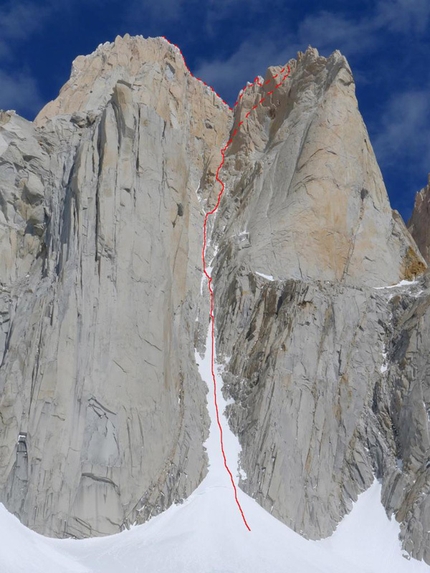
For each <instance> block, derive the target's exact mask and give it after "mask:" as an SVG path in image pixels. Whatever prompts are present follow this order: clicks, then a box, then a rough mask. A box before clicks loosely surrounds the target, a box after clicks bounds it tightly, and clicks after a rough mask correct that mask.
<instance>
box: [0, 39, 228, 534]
mask: <svg viewBox="0 0 430 573" xmlns="http://www.w3.org/2000/svg"><path fill="white" fill-rule="evenodd" d="M229 122H230V111H229V109H228V107H227V106H226V105H225V104H224V103H223V102H222V101H221V100H220V99H219V98H218V97H217V96H216V95H215V94H214V93H213V92H212V91H210V90H209V89H208V88H206V87H204V86H203V84H201V83H200V82H198V81H197V80H195V79H194V78H192V77H191V75H190V74H189V72H188V71H187V69H186V66H185V64H184V62H183V59H182V57H181V56H180V54H179V52H178V50H177V49H175V48H174V47H173V46H171V45H170V44H169V43H168V42H166V41H165V40H162V39H156V40H143V39H141V38H124V39H121V38H118V39H117V40H116V41H115V43H113V44H108V45H104V46H101V47H99V48H98V49H97V51H96V52H95V53H94V54H92V55H90V56H88V57H86V58H78V59H77V60H76V61H75V62H74V65H73V72H72V77H71V80H70V81H69V82H68V83H67V84H66V86H65V87H64V88H63V90H62V92H61V94H60V96H59V98H58V99H57V100H56V101H54V102H51V103H50V104H48V105H47V106H46V108H45V109H43V110H42V111H41V113H40V114H39V116H38V118H37V119H36V121H35V123H34V124H31V123H29V122H26V121H25V120H23V119H21V118H19V117H18V116H16V115H14V114H13V113H3V114H2V116H1V124H2V125H1V136H0V137H1V139H0V141H1V143H2V145H1V153H2V156H1V166H0V173H1V175H0V177H1V194H2V205H1V207H2V220H1V233H2V238H1V247H0V248H1V251H2V257H1V261H0V265H1V278H2V293H1V303H2V308H1V320H2V323H3V324H2V334H1V342H2V347H1V352H2V356H3V362H2V366H1V370H0V375H1V381H0V385H1V386H0V388H1V406H0V413H1V424H2V428H1V444H0V456H1V457H0V484H1V500H2V501H3V502H4V503H5V504H6V506H7V507H8V508H9V510H10V511H13V512H14V513H16V514H17V515H18V516H19V517H20V518H21V519H22V520H23V522H24V523H26V524H27V525H29V526H30V527H32V528H34V529H36V530H37V531H40V532H42V533H45V534H48V535H54V536H57V535H60V536H63V535H75V536H77V537H81V536H86V535H99V534H107V533H113V532H116V531H119V529H120V528H121V527H122V526H124V525H125V524H127V523H129V522H135V521H140V520H145V519H147V518H148V517H149V516H150V515H152V514H154V513H157V512H159V511H160V510H162V509H163V508H165V507H168V506H169V505H170V504H171V503H172V502H174V501H179V500H181V499H183V498H184V497H186V496H187V495H189V494H190V493H191V492H192V491H193V490H194V489H195V487H196V486H197V485H198V484H199V483H200V481H201V480H202V478H203V476H204V475H205V474H206V471H207V459H206V455H205V452H204V449H203V441H204V440H205V437H206V436H207V432H208V423H209V422H208V416H207V410H206V391H207V390H206V388H205V386H204V385H203V384H202V383H201V380H200V377H199V375H198V371H197V367H196V365H195V360H194V338H195V337H196V336H197V335H196V330H197V328H198V326H199V323H198V322H196V318H197V315H198V312H202V310H206V312H207V301H206V298H205V297H202V296H201V294H200V290H201V289H200V287H201V265H200V255H201V240H202V221H203V213H204V206H205V203H206V199H207V196H208V194H209V193H210V191H212V187H213V185H212V182H211V179H212V177H213V175H212V173H213V171H214V169H215V166H216V165H217V164H218V163H219V161H220V157H221V156H220V153H219V148H220V147H221V144H222V142H223V140H224V139H226V137H227V135H228V127H229ZM3 142H4V143H3ZM20 432H24V433H25V434H26V439H25V447H26V450H27V451H26V454H25V456H24V453H21V452H19V453H17V451H16V450H17V448H16V443H17V439H18V435H19V433H20Z"/></svg>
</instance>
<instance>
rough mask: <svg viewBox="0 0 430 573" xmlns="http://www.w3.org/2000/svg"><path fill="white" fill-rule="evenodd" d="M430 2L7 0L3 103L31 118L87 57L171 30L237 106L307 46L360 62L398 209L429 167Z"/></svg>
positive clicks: (1, 51) (356, 67)
mask: <svg viewBox="0 0 430 573" xmlns="http://www.w3.org/2000/svg"><path fill="white" fill-rule="evenodd" d="M429 26H430V0H360V1H358V0H330V1H327V2H324V1H315V0H150V1H149V0H128V1H124V0H45V1H43V2H42V1H38V0H13V1H11V2H10V1H8V0H7V1H5V0H0V108H4V109H16V110H17V112H18V113H20V114H21V115H24V117H27V118H29V119H32V118H33V117H34V115H35V114H36V113H37V111H38V110H39V109H40V108H41V107H42V105H43V104H44V103H46V102H47V101H49V100H50V99H53V98H54V97H55V96H56V95H57V93H58V91H59V89H60V88H61V86H62V85H63V84H64V83H65V82H66V80H67V79H68V77H69V74H70V68H71V62H72V60H73V59H74V58H75V57H76V56H78V55H79V54H88V53H90V52H92V51H93V50H94V49H95V48H96V47H97V45H98V44H100V43H102V42H105V41H112V40H113V39H114V38H115V36H116V35H118V34H120V35H123V34H125V33H127V32H128V33H129V34H142V35H143V36H145V37H147V36H166V38H167V39H169V40H170V41H171V42H173V43H175V44H177V45H178V46H179V47H180V48H181V50H182V52H183V54H184V56H185V59H186V61H187V64H188V66H189V68H190V69H191V71H192V72H193V73H194V75H197V76H198V77H201V78H202V79H204V80H205V81H206V82H207V83H209V84H210V85H212V86H213V87H214V89H215V90H216V91H217V92H218V93H219V94H220V95H221V96H222V97H223V98H224V99H225V100H226V101H228V102H229V103H230V104H232V103H233V102H234V100H235V99H236V96H237V93H238V91H239V90H240V89H241V88H242V87H243V85H244V84H245V83H246V81H248V80H251V81H252V80H253V79H254V77H255V76H256V75H258V74H261V75H264V72H265V70H266V68H267V67H268V66H269V65H277V64H284V63H285V62H286V61H287V60H289V59H290V58H291V57H295V55H296V52H297V51H298V50H302V51H303V50H305V49H306V47H307V46H308V45H309V44H310V45H312V46H314V47H316V48H318V49H319V51H320V53H321V54H323V55H329V54H330V53H331V52H332V51H333V50H334V49H339V50H341V52H342V53H343V54H344V55H345V56H346V57H347V58H348V60H349V63H350V64H351V67H352V70H353V73H354V76H355V80H356V84H357V96H358V101H359V106H360V110H361V112H362V114H363V116H364V119H365V122H366V125H367V127H368V130H369V132H370V136H371V140H372V143H373V146H374V148H375V151H376V155H377V158H378V161H379V163H380V166H381V169H382V172H383V175H384V179H385V182H386V185H387V189H388V192H389V195H390V199H391V203H392V206H393V208H395V209H398V210H399V211H400V212H401V214H402V215H403V217H404V218H405V219H407V218H408V217H409V215H410V213H411V210H412V206H413V200H414V195H415V192H416V191H417V190H419V189H420V188H421V187H423V186H424V185H425V184H426V183H427V173H428V172H429V171H430V137H429V134H430V97H429V95H430V28H429Z"/></svg>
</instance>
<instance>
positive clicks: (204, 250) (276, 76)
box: [164, 38, 291, 531]
mask: <svg viewBox="0 0 430 573" xmlns="http://www.w3.org/2000/svg"><path fill="white" fill-rule="evenodd" d="M164 39H165V40H166V42H168V43H169V44H170V45H173V46H174V47H175V48H177V50H178V51H179V53H180V55H181V56H182V59H183V61H184V64H185V67H186V68H187V70H188V72H189V73H190V75H192V74H191V72H190V70H189V68H188V66H187V64H186V63H185V59H184V56H183V55H182V52H181V50H180V48H178V46H175V44H172V43H171V42H169V40H167V39H166V38H164ZM285 70H287V72H286V73H285V74H284V72H285ZM290 73H291V69H290V66H284V67H283V68H282V70H280V71H279V72H278V73H277V74H275V75H274V76H273V77H272V78H270V79H268V80H266V81H265V82H264V83H261V82H260V80H259V78H258V76H257V77H256V78H255V80H254V82H253V83H252V84H248V85H246V86H245V87H244V89H243V90H242V92H241V93H240V95H239V97H238V99H237V101H236V103H235V104H234V106H233V108H231V107H230V106H229V107H230V110H233V109H234V108H235V107H236V106H237V104H238V103H239V102H240V100H241V99H242V97H243V95H244V93H245V91H246V90H247V89H248V88H250V87H251V86H253V85H254V84H256V85H258V86H260V87H263V86H265V85H267V84H269V83H270V82H271V81H273V80H275V79H276V78H278V77H279V76H282V78H281V81H280V82H279V83H277V84H275V86H274V88H273V89H272V91H269V92H267V94H266V96H265V97H263V98H262V99H260V100H259V101H258V103H256V104H255V105H254V106H253V107H252V108H251V109H250V110H249V111H248V112H247V113H246V114H245V119H244V120H241V121H240V122H239V123H238V125H237V127H236V128H235V130H234V131H233V133H232V134H231V137H230V139H229V140H228V141H227V143H226V144H225V145H224V147H223V148H222V149H221V155H222V159H221V163H220V164H219V165H218V169H217V170H216V175H215V179H216V180H217V182H218V183H219V184H220V185H221V190H220V192H219V193H218V198H217V202H216V205H215V207H214V208H213V209H212V210H211V211H208V212H207V213H206V214H205V218H204V222H203V247H202V264H203V272H204V274H205V276H206V278H207V280H208V290H209V299H210V313H209V316H210V319H211V374H212V382H213V397H214V404H215V412H216V421H217V425H218V429H219V438H220V446H221V453H222V457H223V461H224V467H225V469H226V471H227V473H228V475H229V477H230V481H231V485H232V487H233V491H234V499H235V501H236V504H237V507H238V509H239V511H240V514H241V516H242V519H243V522H244V524H245V526H246V528H247V529H248V531H251V528H250V527H249V525H248V522H247V521H246V517H245V514H244V512H243V509H242V506H241V505H240V501H239V498H238V497H237V487H236V484H235V483H234V478H233V474H232V473H231V470H230V468H229V467H228V463H227V456H226V455H225V449H224V438H223V431H222V425H221V419H220V415H219V408H218V398H217V381H216V374H215V315H214V306H215V301H214V292H213V288H212V277H211V276H210V275H209V273H208V272H207V270H206V269H207V266H206V256H205V253H206V247H207V224H208V219H209V217H210V216H211V215H213V214H214V213H215V212H216V211H217V209H218V207H219V205H220V203H221V198H222V196H223V194H224V190H225V184H224V182H223V181H222V179H220V177H219V174H220V171H221V169H222V167H223V165H224V161H225V154H226V152H227V150H228V148H229V147H230V145H231V144H232V142H233V139H234V137H235V136H236V135H237V133H238V131H239V128H240V127H241V126H242V125H243V124H244V123H245V120H247V119H248V118H249V116H250V115H251V112H252V111H253V110H255V109H257V108H258V107H259V106H260V105H261V104H262V103H263V102H264V101H265V100H266V99H267V97H268V96H270V95H271V94H273V92H274V91H275V90H276V89H278V88H279V87H281V85H282V84H283V83H284V81H285V80H286V79H287V78H288V76H289V75H290ZM282 74H284V75H282ZM193 77H194V76H193ZM196 79H197V80H199V81H200V82H201V83H202V84H204V85H205V86H206V87H208V88H209V89H210V90H211V91H213V92H214V93H215V94H216V95H217V96H218V94H217V93H216V92H215V90H214V89H213V88H212V87H211V86H208V85H207V84H206V82H204V81H202V80H200V79H199V78H196ZM218 97H220V96H218ZM220 99H221V100H222V98H220ZM222 101H224V100H222ZM224 103H225V102H224ZM226 105H227V104H226Z"/></svg>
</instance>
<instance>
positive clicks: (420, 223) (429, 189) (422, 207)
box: [408, 175, 430, 263]
mask: <svg viewBox="0 0 430 573" xmlns="http://www.w3.org/2000/svg"><path fill="white" fill-rule="evenodd" d="M429 221H430V175H429V183H428V184H427V186H426V187H424V188H423V189H421V191H419V192H418V193H417V195H416V197H415V205H414V210H413V212H412V216H411V218H410V220H409V222H408V228H409V231H410V233H411V235H412V236H413V238H414V239H415V241H416V243H417V245H418V247H419V249H420V251H421V254H422V255H423V257H424V258H425V260H426V261H427V263H428V262H429V261H430V225H429Z"/></svg>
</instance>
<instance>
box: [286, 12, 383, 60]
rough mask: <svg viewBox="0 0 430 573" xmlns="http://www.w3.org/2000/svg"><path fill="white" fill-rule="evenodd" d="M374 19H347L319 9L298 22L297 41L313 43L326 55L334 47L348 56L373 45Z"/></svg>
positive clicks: (375, 25)
mask: <svg viewBox="0 0 430 573" xmlns="http://www.w3.org/2000/svg"><path fill="white" fill-rule="evenodd" d="M376 29H377V24H376V22H375V21H374V20H373V19H371V18H368V17H366V18H360V19H357V20H353V19H348V18H346V17H344V16H342V15H340V14H334V13H332V12H327V11H322V12H318V13H317V14H311V15H310V16H308V17H306V18H305V19H304V20H303V21H302V22H301V23H300V25H299V28H298V32H297V42H298V43H299V44H300V45H306V46H307V45H308V44H310V45H312V46H315V47H316V48H318V49H319V50H320V51H321V52H322V53H324V54H328V53H331V52H333V51H334V50H336V49H339V50H341V51H342V52H343V53H345V54H346V55H347V56H351V55H353V54H360V53H363V52H368V51H369V50H372V49H373V48H375V46H376V44H377V37H376V35H375V34H374V32H375V31H376Z"/></svg>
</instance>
